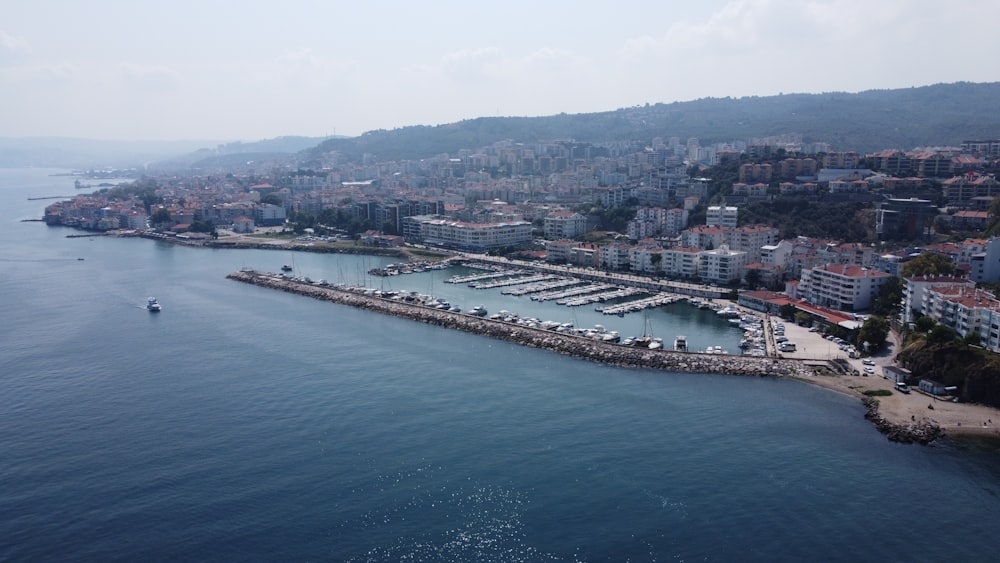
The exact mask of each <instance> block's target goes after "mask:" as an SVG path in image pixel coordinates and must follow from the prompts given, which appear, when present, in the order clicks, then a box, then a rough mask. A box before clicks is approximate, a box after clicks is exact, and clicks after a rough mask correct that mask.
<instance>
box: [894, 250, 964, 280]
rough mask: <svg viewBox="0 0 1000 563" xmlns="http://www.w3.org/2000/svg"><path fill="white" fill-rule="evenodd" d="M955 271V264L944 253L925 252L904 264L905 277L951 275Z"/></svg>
mask: <svg viewBox="0 0 1000 563" xmlns="http://www.w3.org/2000/svg"><path fill="white" fill-rule="evenodd" d="M954 272H955V265H954V264H952V263H951V261H950V260H948V259H947V258H945V257H944V256H943V255H941V254H938V253H936V252H924V253H923V254H921V255H920V256H917V257H916V258H914V259H913V260H910V261H909V262H907V263H906V264H903V277H904V278H908V277H912V276H950V275H951V274H953V273H954Z"/></svg>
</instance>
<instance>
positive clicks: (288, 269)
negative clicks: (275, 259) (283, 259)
mask: <svg viewBox="0 0 1000 563" xmlns="http://www.w3.org/2000/svg"><path fill="white" fill-rule="evenodd" d="M281 271H282V272H291V271H292V266H291V265H290V264H282V265H281Z"/></svg>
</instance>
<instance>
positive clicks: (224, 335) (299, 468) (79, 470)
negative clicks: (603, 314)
mask: <svg viewBox="0 0 1000 563" xmlns="http://www.w3.org/2000/svg"><path fill="white" fill-rule="evenodd" d="M52 172H54V171H50V170H2V169H0V204H2V205H0V320H2V322H0V444H2V448H0V560H14V561H39V560H67V559H68V560H89V561H105V560H224V561H233V560H240V561H242V560H292V561H300V560H303V561H304V560H331V561H400V560H413V561H626V560H631V561H747V560H757V561H802V560H806V559H811V560H825V561H859V560H865V561H918V560H919V561H942V560H949V561H989V560H993V559H994V558H995V554H996V552H997V550H998V548H1000V539H997V536H996V535H995V534H994V533H993V530H992V528H993V525H992V524H993V523H994V522H996V521H997V519H998V517H1000V499H998V497H997V494H998V485H1000V463H998V462H1000V455H998V451H997V449H996V447H995V446H994V445H992V444H984V443H975V442H969V443H946V444H942V445H939V446H936V447H919V446H912V445H910V446H906V445H898V444H893V443H890V442H888V441H887V440H886V439H885V438H884V437H883V436H882V435H880V434H878V433H877V432H876V431H875V430H874V429H873V427H872V426H871V425H869V424H868V423H867V422H865V421H864V420H863V418H862V414H863V413H862V408H861V406H860V405H859V404H858V402H857V401H856V400H854V399H851V398H847V397H844V396H840V395H837V394H834V393H830V392H827V391H824V390H822V389H819V388H815V387H812V386H809V385H806V384H802V383H799V382H795V381H777V380H762V379H752V378H741V377H730V376H708V375H698V374H671V373H660V372H651V371H645V370H630V369H621V368H614V367H608V366H602V365H597V364H592V363H587V362H584V361H580V360H576V359H572V358H567V357H563V356H560V355H557V354H553V353H549V352H546V351H542V350H536V349H528V348H520V347H517V346H513V345H510V344H508V343H504V342H497V341H493V340H489V339H486V338H482V337H479V336H475V335H470V334H463V333H458V332H450V331H447V330H443V329H440V328H437V327H431V326H426V325H422V324H419V323H414V322H411V321H408V320H405V319H397V318H391V317H382V316H378V315H374V314H370V313H366V312H363V311H359V310H355V309H351V308H347V307H342V306H338V305H334V304H330V303H323V302H317V301H313V300H310V299H306V298H302V297H299V296H295V295H289V294H284V293H279V292H275V291H271V290H266V289H262V288H257V287H253V286H247V285H243V284H239V283H235V282H231V281H227V280H226V279H225V275H226V274H227V273H229V272H231V271H234V270H238V269H239V268H241V267H254V268H259V269H272V270H273V269H275V268H276V267H277V266H278V265H280V264H281V263H283V262H288V261H290V260H291V259H292V258H291V257H290V256H288V255H286V254H283V253H282V252H280V251H250V250H247V251H243V250H238V251H237V250H230V251H212V250H204V249H192V248H184V247H178V246H171V245H167V244H163V243H156V242H152V241H148V240H141V239H115V238H72V239H71V238H66V237H65V235H67V234H71V233H73V231H71V230H69V229H64V228H50V227H46V226H45V225H44V224H42V223H37V222H21V221H20V220H21V219H24V218H31V217H39V216H40V215H41V211H42V209H43V208H44V206H45V205H46V204H47V203H48V202H47V201H27V199H26V198H27V197H28V196H43V195H61V194H72V193H73V192H72V182H71V181H70V180H69V179H67V178H65V177H53V176H50V175H49V174H51V173H52ZM78 258H84V259H85V260H82V261H81V260H78ZM294 260H295V264H296V268H297V269H299V270H307V271H310V272H315V273H318V274H319V276H318V277H326V278H327V279H330V280H336V279H338V278H342V279H351V280H352V281H359V280H361V281H368V282H369V283H373V284H378V283H382V282H380V281H372V280H370V279H367V278H366V276H365V275H364V272H366V271H367V269H369V268H372V267H375V266H377V265H381V264H383V263H384V262H385V260H384V259H381V258H374V257H355V256H329V255H296V256H295V257H294ZM391 283H394V284H398V285H400V286H403V285H406V284H414V287H412V288H411V289H414V290H417V291H421V292H433V293H441V292H440V291H437V290H438V289H441V290H444V289H443V284H440V283H439V282H437V281H434V279H433V278H428V277H424V278H420V277H412V278H409V279H404V278H403V277H400V278H394V279H393V280H392V282H391ZM425 283H426V284H427V286H428V287H426V288H425V287H419V286H422V285H424V284H425ZM431 286H433V287H431ZM431 289H433V291H431ZM448 291H453V292H455V293H454V294H455V295H457V296H459V297H461V298H463V299H465V300H466V301H467V302H465V301H463V302H462V306H463V307H465V306H472V305H475V304H476V303H475V302H473V300H478V301H483V302H489V303H490V306H491V309H492V308H493V307H494V306H502V304H503V303H510V301H499V300H497V301H492V300H494V299H500V298H499V297H498V296H497V295H498V294H497V295H494V294H488V293H476V294H475V295H473V296H465V297H462V295H463V294H462V292H463V291H469V292H471V291H473V290H468V289H462V290H448ZM148 295H155V296H157V297H158V298H159V299H160V302H161V303H162V304H163V307H164V310H163V312H162V313H160V314H158V315H152V314H149V313H148V312H146V310H145V309H144V308H143V305H144V302H145V299H146V297H147V296H148ZM526 306H527V305H526ZM553 307H555V306H553ZM506 308H507V309H510V310H515V309H516V308H515V307H510V306H508V307H506ZM560 311H561V312H563V313H567V310H566V309H565V308H553V309H552V310H551V311H550V310H545V311H544V312H550V313H551V315H550V316H555V315H556V314H557V313H559V312H560ZM591 313H592V311H591V312H587V313H584V312H583V311H580V312H578V313H577V315H579V316H585V315H590V314H591ZM657 314H661V315H665V316H663V317H662V318H660V320H659V321H658V324H667V325H669V323H671V322H676V323H680V322H682V321H677V320H676V319H675V318H674V317H671V316H670V315H671V314H672V313H670V312H669V311H667V312H658V313H657ZM684 314H685V313H682V312H677V315H680V316H683V315H684ZM689 316H690V315H689ZM616 319H617V318H616ZM586 320H587V321H588V322H589V321H591V320H592V319H590V318H589V317H587V319H586ZM712 321H713V319H711V318H707V319H704V322H705V323H706V324H710V323H711V322H712ZM598 322H600V321H598ZM624 322H636V321H635V320H634V319H633V320H629V319H626V320H625V321H624ZM639 322H641V320H640V321H639ZM684 322H687V321H684ZM579 324H585V323H583V322H580V323H579ZM606 324H609V325H610V324H611V323H610V322H608V323H606ZM723 328H725V327H723ZM664 330H665V331H670V330H671V329H670V328H665V329H664ZM686 330H695V327H694V326H693V325H689V326H688V327H687V328H686ZM697 330H702V329H700V328H699V329H697ZM705 330H707V331H708V332H707V334H712V333H711V331H713V330H716V329H715V328H712V327H709V328H707V329H705ZM720 330H722V329H720ZM725 334H728V333H721V332H720V333H717V334H716V335H715V337H718V338H724V337H725ZM663 336H664V337H665V338H669V337H672V334H671V333H670V332H667V334H663ZM737 336H738V335H737ZM704 338H706V339H707V338H709V337H708V336H706V337H704Z"/></svg>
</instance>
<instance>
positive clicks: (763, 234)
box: [726, 225, 780, 262]
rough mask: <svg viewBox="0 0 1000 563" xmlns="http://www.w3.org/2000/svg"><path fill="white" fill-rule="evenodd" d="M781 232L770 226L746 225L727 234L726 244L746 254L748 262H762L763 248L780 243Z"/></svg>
mask: <svg viewBox="0 0 1000 563" xmlns="http://www.w3.org/2000/svg"><path fill="white" fill-rule="evenodd" d="M779 234H780V231H779V230H778V228H777V227H771V226H769V225H745V226H743V227H736V228H734V229H730V230H729V231H728V232H727V237H726V244H727V245H728V246H729V248H730V249H732V250H736V251H739V252H746V254H747V260H749V261H750V262H760V261H761V256H762V254H761V253H762V248H763V247H765V246H770V245H773V244H775V243H777V242H778V235H779Z"/></svg>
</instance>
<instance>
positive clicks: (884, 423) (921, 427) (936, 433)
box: [861, 397, 944, 445]
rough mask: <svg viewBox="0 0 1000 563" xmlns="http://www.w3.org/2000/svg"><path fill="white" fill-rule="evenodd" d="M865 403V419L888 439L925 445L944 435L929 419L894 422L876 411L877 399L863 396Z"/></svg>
mask: <svg viewBox="0 0 1000 563" xmlns="http://www.w3.org/2000/svg"><path fill="white" fill-rule="evenodd" d="M861 402H862V403H864V405H865V420H867V421H869V422H871V423H872V424H874V425H875V428H876V429H878V431H879V432H881V433H883V434H885V436H886V437H887V438H889V440H890V441H893V442H900V443H902V444H912V443H914V442H916V443H917V444H923V445H927V444H930V443H931V442H933V441H935V440H937V439H938V438H940V437H941V436H944V431H943V430H941V428H940V427H939V426H938V425H936V424H934V423H932V422H929V421H917V422H913V423H911V424H895V423H893V422H890V421H888V420H886V419H885V417H883V416H882V415H881V414H879V412H878V407H879V402H878V399H873V398H871V397H865V398H864V399H862V400H861Z"/></svg>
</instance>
